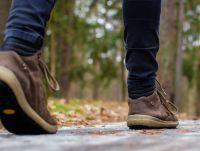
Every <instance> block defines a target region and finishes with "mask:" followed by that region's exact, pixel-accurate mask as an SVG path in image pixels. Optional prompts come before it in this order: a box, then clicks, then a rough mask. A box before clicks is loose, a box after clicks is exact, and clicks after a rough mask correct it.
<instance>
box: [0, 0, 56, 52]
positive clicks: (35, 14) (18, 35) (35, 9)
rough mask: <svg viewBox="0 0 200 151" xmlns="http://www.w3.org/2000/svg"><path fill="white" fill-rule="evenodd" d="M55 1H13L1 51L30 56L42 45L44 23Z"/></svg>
mask: <svg viewBox="0 0 200 151" xmlns="http://www.w3.org/2000/svg"><path fill="white" fill-rule="evenodd" d="M54 4H55V0H13V1H12V6H11V9H10V13H9V17H8V21H7V24H6V30H5V33H4V43H3V46H2V48H1V50H2V51H6V50H13V51H16V52H17V53H19V54H21V55H32V54H34V53H36V52H37V51H38V50H39V49H40V48H41V47H42V45H43V39H44V35H45V27H46V23H47V21H48V20H49V16H50V13H51V10H52V8H53V6H54Z"/></svg>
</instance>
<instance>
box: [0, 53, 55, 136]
mask: <svg viewBox="0 0 200 151" xmlns="http://www.w3.org/2000/svg"><path fill="white" fill-rule="evenodd" d="M42 76H44V77H45V78H46V80H47V82H48V83H49V85H50V87H51V88H52V89H53V90H55V91H56V90H59V85H58V83H57V81H56V80H55V79H54V78H53V77H52V76H51V75H50V73H49V71H48V69H47V66H46V65H45V63H44V62H43V61H42V60H41V53H37V54H36V55H34V56H31V57H23V56H19V55H18V54H16V53H15V52H13V51H7V52H0V118H1V121H2V124H3V126H4V127H5V128H6V129H7V130H8V131H10V132H12V133H15V134H51V133H56V132H57V126H56V122H55V121H54V119H53V118H52V117H51V115H50V113H49V111H48V108H47V98H46V92H45V89H44V88H45V87H44V85H43V81H42Z"/></svg>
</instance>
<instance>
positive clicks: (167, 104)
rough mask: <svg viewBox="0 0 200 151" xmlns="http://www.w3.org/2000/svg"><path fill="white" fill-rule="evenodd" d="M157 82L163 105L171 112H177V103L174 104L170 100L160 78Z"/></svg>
mask: <svg viewBox="0 0 200 151" xmlns="http://www.w3.org/2000/svg"><path fill="white" fill-rule="evenodd" d="M156 83H157V92H158V95H159V96H160V98H161V99H160V100H161V101H162V103H163V105H165V107H166V108H167V109H168V111H169V112H170V113H172V114H177V113H178V108H177V107H176V105H175V104H173V103H172V102H171V101H169V99H168V97H167V94H166V92H165V91H164V89H163V88H162V86H161V84H160V83H159V81H158V80H156Z"/></svg>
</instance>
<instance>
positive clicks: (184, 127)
mask: <svg viewBox="0 0 200 151" xmlns="http://www.w3.org/2000/svg"><path fill="white" fill-rule="evenodd" d="M133 150H134V151H137V150H138V151H151V150H152V151H180V150H181V151H186V150H192V151H199V150H200V121H181V122H180V126H179V127H178V129H176V130H173V129H169V130H164V129H162V130H137V131H136V130H129V129H128V128H127V127H126V124H125V123H113V124H105V125H97V126H94V127H87V128H86V127H68V128H66V127H65V128H62V129H60V130H59V132H58V133H57V134H55V135H40V136H16V135H13V134H10V133H7V132H1V133H0V151H133Z"/></svg>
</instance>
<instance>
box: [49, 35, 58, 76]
mask: <svg viewBox="0 0 200 151" xmlns="http://www.w3.org/2000/svg"><path fill="white" fill-rule="evenodd" d="M55 35H56V34H55V32H52V34H51V61H50V63H51V74H52V75H53V76H54V77H55V76H56V58H57V55H56V54H57V53H56V47H57V46H56V37H55Z"/></svg>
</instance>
